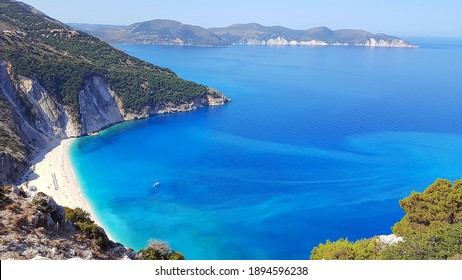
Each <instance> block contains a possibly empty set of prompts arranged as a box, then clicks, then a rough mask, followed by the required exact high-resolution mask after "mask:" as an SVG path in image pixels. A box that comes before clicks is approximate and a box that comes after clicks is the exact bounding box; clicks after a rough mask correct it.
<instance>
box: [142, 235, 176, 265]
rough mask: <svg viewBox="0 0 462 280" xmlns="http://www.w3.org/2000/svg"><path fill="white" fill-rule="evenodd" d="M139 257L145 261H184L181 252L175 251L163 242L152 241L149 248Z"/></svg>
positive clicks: (143, 250)
mask: <svg viewBox="0 0 462 280" xmlns="http://www.w3.org/2000/svg"><path fill="white" fill-rule="evenodd" d="M139 256H140V258H141V259H143V260H184V256H183V254H182V253H180V252H176V251H173V250H172V248H170V246H169V245H168V244H167V243H165V242H163V241H158V240H155V241H151V242H149V246H148V247H147V248H145V249H142V250H140V252H139Z"/></svg>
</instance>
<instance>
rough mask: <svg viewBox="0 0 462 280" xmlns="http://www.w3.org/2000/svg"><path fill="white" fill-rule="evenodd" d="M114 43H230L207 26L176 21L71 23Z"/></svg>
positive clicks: (195, 44) (201, 44)
mask: <svg viewBox="0 0 462 280" xmlns="http://www.w3.org/2000/svg"><path fill="white" fill-rule="evenodd" d="M69 25H70V26H72V27H74V28H75V29H79V30H81V31H85V32H87V33H90V34H92V35H94V36H96V37H98V38H100V39H102V40H103V41H106V42H108V43H111V44H117V43H119V44H151V45H187V46H226V45H228V43H227V42H225V41H224V40H223V39H221V38H220V37H218V36H217V35H215V34H213V33H212V32H210V31H208V30H207V29H205V28H202V27H200V26H194V25H187V24H182V23H180V22H177V21H173V20H161V19H157V20H152V21H145V22H139V23H134V24H132V25H129V26H117V25H116V26H114V25H112V26H111V25H92V24H72V23H71V24H69Z"/></svg>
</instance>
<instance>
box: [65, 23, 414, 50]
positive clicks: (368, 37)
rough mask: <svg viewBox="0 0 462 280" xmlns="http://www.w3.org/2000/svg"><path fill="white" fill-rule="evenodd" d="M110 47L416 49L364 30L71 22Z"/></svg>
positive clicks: (396, 38) (73, 25) (397, 40)
mask: <svg viewBox="0 0 462 280" xmlns="http://www.w3.org/2000/svg"><path fill="white" fill-rule="evenodd" d="M69 25H71V26H72V27H74V28H75V29H78V30H81V31H84V32H87V33H89V34H92V35H94V36H96V37H98V38H100V39H101V40H103V41H105V42H108V43H110V44H150V45H180V46H210V47H226V46H231V45H234V44H248V45H304V46H362V47H398V48H413V47H417V46H416V45H414V44H412V43H410V42H407V41H406V40H403V39H401V38H398V37H394V36H390V35H385V34H380V33H379V34H372V33H369V32H367V31H364V30H355V29H341V30H335V31H334V30H331V29H329V28H327V27H316V28H310V29H307V30H292V29H290V28H286V27H282V26H271V27H270V26H263V25H260V24H258V23H249V24H234V25H231V26H228V27H222V28H209V29H205V28H203V27H200V26H195V25H188V24H183V23H181V22H178V21H173V20H162V19H156V20H151V21H144V22H138V23H134V24H131V25H128V26H125V25H98V24H79V23H70V24H69Z"/></svg>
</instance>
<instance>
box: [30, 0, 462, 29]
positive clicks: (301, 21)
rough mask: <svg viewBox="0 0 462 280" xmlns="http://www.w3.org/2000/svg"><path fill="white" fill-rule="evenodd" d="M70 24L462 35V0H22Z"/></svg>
mask: <svg viewBox="0 0 462 280" xmlns="http://www.w3.org/2000/svg"><path fill="white" fill-rule="evenodd" d="M23 2H25V3H27V4H29V5H32V6H34V7H36V8H38V9H39V10H41V11H42V12H45V13H46V14H48V15H49V16H51V17H53V18H56V19H58V20H60V21H62V22H66V23H107V24H131V23H135V22H140V21H145V20H151V19H173V20H177V21H181V22H183V23H187V24H193V25H200V26H203V27H223V26H228V25H231V24H234V23H250V22H257V23H260V24H263V25H269V26H273V25H282V26H286V27H289V28H293V29H308V28H310V27H316V26H327V27H329V28H331V29H341V28H355V29H365V30H367V31H370V32H373V33H378V32H381V33H387V34H391V35H408V36H453V37H462V1H461V0H388V1H387V0H317V1H310V0H284V1H282V0H278V1H275V0H228V1H219V0H153V1H149V0H24V1H23Z"/></svg>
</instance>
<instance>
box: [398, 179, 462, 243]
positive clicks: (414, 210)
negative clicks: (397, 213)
mask: <svg viewBox="0 0 462 280" xmlns="http://www.w3.org/2000/svg"><path fill="white" fill-rule="evenodd" d="M400 205H401V208H403V210H404V211H405V212H406V215H405V216H404V217H403V219H402V220H401V221H399V222H398V223H396V224H395V225H394V226H393V233H394V234H396V235H399V236H405V237H406V236H411V235H413V234H415V233H417V232H425V231H426V230H428V229H429V227H430V226H431V224H432V223H442V224H457V223H462V181H461V180H457V181H455V182H454V184H452V183H451V181H449V180H443V179H438V180H436V181H435V182H434V183H433V184H432V185H430V186H429V187H428V188H427V189H426V190H425V191H424V192H423V193H418V192H413V193H412V194H411V196H409V197H407V198H404V199H402V200H401V201H400Z"/></svg>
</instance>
